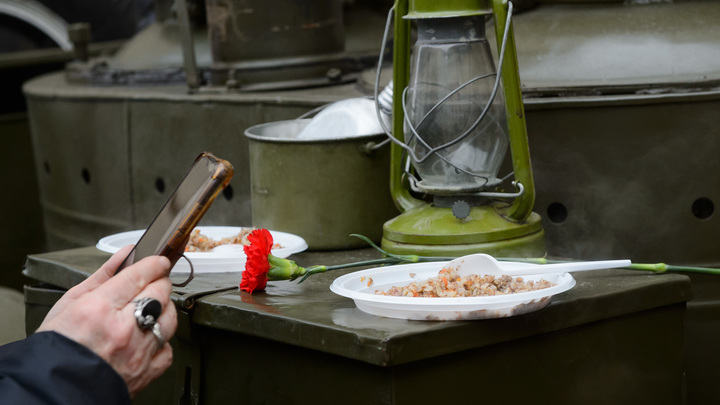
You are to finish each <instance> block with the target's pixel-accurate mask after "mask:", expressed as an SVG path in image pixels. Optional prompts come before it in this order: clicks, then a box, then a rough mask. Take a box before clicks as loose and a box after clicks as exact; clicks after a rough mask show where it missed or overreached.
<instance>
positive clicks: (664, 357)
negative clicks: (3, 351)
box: [25, 247, 691, 404]
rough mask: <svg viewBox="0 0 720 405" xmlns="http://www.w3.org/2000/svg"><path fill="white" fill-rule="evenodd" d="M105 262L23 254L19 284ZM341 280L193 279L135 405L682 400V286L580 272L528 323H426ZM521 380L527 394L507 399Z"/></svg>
mask: <svg viewBox="0 0 720 405" xmlns="http://www.w3.org/2000/svg"><path fill="white" fill-rule="evenodd" d="M377 255H378V254H377V252H376V251H374V250H372V249H360V250H350V251H338V252H323V253H320V252H304V253H301V254H297V255H294V256H293V257H292V259H294V260H296V261H297V262H298V264H301V265H304V266H307V265H312V264H319V263H322V264H328V265H331V264H338V263H346V262H352V261H357V260H362V259H368V258H373V257H377ZM107 257H108V255H107V254H105V253H102V252H99V251H98V250H96V249H95V248H92V247H88V248H79V249H72V250H66V251H58V252H51V253H46V254H39V255H31V256H30V257H29V260H28V264H27V267H26V269H25V273H26V274H27V275H28V276H29V277H31V278H33V279H35V280H45V281H49V282H53V283H57V284H58V285H60V286H61V287H63V288H69V287H71V286H72V285H74V284H75V283H77V282H78V281H79V280H81V279H82V278H84V277H86V276H87V275H88V274H89V273H91V272H92V271H94V269H95V268H97V266H99V265H100V264H101V263H102V262H103V261H104V260H106V259H107ZM347 271H348V270H341V271H338V272H337V273H324V274H319V275H315V276H313V277H311V278H309V279H308V280H307V281H306V282H305V283H302V284H297V283H295V282H287V281H278V282H270V283H269V285H268V288H267V290H266V291H265V292H263V293H258V294H252V295H251V294H247V293H244V292H240V291H239V290H238V289H237V283H238V282H239V279H240V277H239V274H238V273H220V274H198V275H197V276H196V279H195V280H194V281H193V282H191V283H190V284H189V285H188V286H187V287H185V288H182V289H176V290H175V293H174V295H173V300H174V301H175V303H176V304H177V306H178V309H179V327H178V333H177V334H176V337H175V338H174V339H173V341H172V344H173V347H174V348H175V362H174V365H173V366H172V368H171V369H170V370H169V371H168V372H167V373H166V374H165V375H164V376H163V377H162V379H161V380H159V381H157V382H156V383H154V384H153V385H151V386H150V387H149V388H148V390H147V392H145V393H143V394H142V395H141V396H139V397H138V398H137V399H136V403H138V404H142V403H153V404H164V403H177V400H178V398H181V397H183V396H184V395H187V396H189V397H191V398H195V399H196V400H197V401H199V402H198V403H229V402H230V403H234V402H237V401H240V400H242V402H243V403H248V404H261V403H262V404H280V403H292V404H305V403H308V404H310V403H312V404H337V403H347V404H369V403H372V404H410V403H418V402H426V401H429V400H432V401H439V402H442V400H443V398H445V399H446V398H447V395H448V393H447V390H445V389H428V387H429V386H432V385H433V384H438V385H442V383H443V382H446V381H447V379H448V378H449V377H448V376H452V377H451V378H452V381H453V384H456V385H460V386H472V387H476V389H473V390H469V389H462V390H452V391H454V392H453V398H455V399H457V400H462V401H469V402H473V401H475V400H476V399H477V398H478V395H479V394H478V392H481V393H482V394H483V395H482V396H483V398H486V399H487V398H489V399H492V400H498V401H499V400H501V399H504V401H505V402H508V399H507V396H508V395H509V394H512V398H511V400H510V402H511V403H513V402H514V403H526V402H527V401H531V400H532V401H534V402H539V403H562V404H577V403H590V402H592V401H591V399H592V400H594V401H595V403H614V404H626V403H627V404H636V403H641V402H647V401H650V403H655V404H676V403H679V402H681V401H682V398H683V395H684V394H683V385H684V382H683V379H684V377H683V373H684V370H683V342H682V336H683V332H682V324H683V320H684V308H685V302H686V301H687V300H688V299H689V298H690V295H691V291H690V284H689V281H688V279H687V278H686V277H684V276H681V275H675V274H664V275H655V274H647V273H641V272H629V271H623V270H606V271H594V272H584V273H578V274H576V276H575V277H576V278H577V280H578V284H577V285H576V287H575V288H573V289H571V290H570V291H568V292H566V293H563V294H560V295H558V296H556V297H554V298H553V302H552V303H551V304H550V305H549V306H548V307H546V308H544V309H543V310H540V311H538V312H535V313H531V314H527V315H524V316H518V317H511V318H505V319H494V320H486V321H464V322H421V321H404V320H398V319H390V318H382V317H377V316H371V315H368V314H365V313H363V312H361V311H359V310H358V309H357V308H356V307H355V304H354V303H353V301H352V300H349V299H346V298H343V297H340V296H337V295H335V294H333V293H332V292H330V291H329V289H328V286H329V284H330V283H331V282H332V280H334V278H335V277H337V276H339V275H342V274H345V273H347ZM173 277H175V276H173ZM179 277H181V275H179ZM223 289H224V290H223ZM191 297H192V298H191ZM188 298H190V299H188ZM35 322H39V320H35ZM519 378H522V380H523V382H522V384H523V386H524V387H526V388H528V389H525V390H522V391H514V390H516V388H517V386H518V384H519V382H518V381H519V380H518V379H519ZM628 381H632V384H629V383H628ZM588 401H590V402H588Z"/></svg>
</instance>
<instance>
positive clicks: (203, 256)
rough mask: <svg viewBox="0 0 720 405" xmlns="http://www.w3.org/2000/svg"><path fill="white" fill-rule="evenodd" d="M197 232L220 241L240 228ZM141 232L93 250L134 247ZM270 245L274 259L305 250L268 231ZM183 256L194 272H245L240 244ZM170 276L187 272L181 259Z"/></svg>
mask: <svg viewBox="0 0 720 405" xmlns="http://www.w3.org/2000/svg"><path fill="white" fill-rule="evenodd" d="M195 229H199V230H200V233H202V234H203V235H206V236H208V237H210V238H212V239H215V240H220V239H222V238H226V237H230V236H234V235H237V234H238V233H240V232H241V231H242V230H243V228H242V227H235V226H198V227H196V228H195ZM143 233H145V230H144V229H140V230H137V231H128V232H122V233H117V234H115V235H110V236H106V237H104V238H102V239H100V240H99V241H98V243H97V245H96V247H97V248H98V249H100V250H102V251H103V252H108V253H115V252H117V251H118V250H120V248H122V247H123V246H126V245H130V244H135V243H137V241H138V240H140V237H141V236H142V235H143ZM270 234H271V235H272V237H273V243H277V244H280V246H281V247H280V248H277V249H273V250H272V254H273V255H274V256H276V257H281V258H285V257H288V256H290V255H291V254H294V253H298V252H302V251H304V250H305V249H307V248H308V245H307V242H305V239H303V238H301V237H299V236H297V235H293V234H291V233H285V232H278V231H270ZM185 256H186V257H187V258H188V259H190V260H191V261H192V263H193V268H194V269H195V273H229V272H238V271H243V270H244V269H245V261H246V259H247V258H246V256H245V252H244V251H243V249H242V246H240V245H224V246H218V247H217V248H215V250H214V251H212V252H186V253H185ZM172 271H173V273H189V272H190V265H188V263H187V261H186V260H185V259H182V258H181V259H180V260H178V262H177V263H176V264H175V267H173V270H172Z"/></svg>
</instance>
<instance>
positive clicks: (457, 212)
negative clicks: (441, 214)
mask: <svg viewBox="0 0 720 405" xmlns="http://www.w3.org/2000/svg"><path fill="white" fill-rule="evenodd" d="M452 213H453V215H454V216H455V218H457V219H460V220H463V219H465V218H467V217H468V215H470V204H468V203H467V202H466V201H464V200H457V201H455V203H453V205H452Z"/></svg>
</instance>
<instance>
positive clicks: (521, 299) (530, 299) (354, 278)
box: [330, 262, 575, 321]
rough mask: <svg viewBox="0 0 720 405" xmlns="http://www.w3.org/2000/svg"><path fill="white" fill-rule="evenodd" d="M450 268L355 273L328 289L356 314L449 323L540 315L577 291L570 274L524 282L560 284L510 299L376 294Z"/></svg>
mask: <svg viewBox="0 0 720 405" xmlns="http://www.w3.org/2000/svg"><path fill="white" fill-rule="evenodd" d="M446 264H447V262H432V263H413V264H404V265H396V266H387V267H377V268H373V269H368V270H361V271H356V272H353V273H350V274H346V275H344V276H341V277H338V278H337V279H335V281H334V282H333V283H332V284H331V285H330V290H332V291H333V292H334V293H336V294H338V295H342V296H344V297H347V298H351V299H352V300H353V301H355V305H356V306H357V307H358V309H360V310H361V311H363V312H367V313H369V314H373V315H379V316H385V317H389V318H399V319H411V320H425V321H449V320H467V319H490V318H502V317H509V316H515V315H520V314H525V313H528V312H533V311H537V310H539V309H541V308H544V307H545V306H547V305H548V304H549V303H550V300H551V297H552V296H553V295H556V294H559V293H562V292H565V291H567V290H569V289H571V288H573V287H574V286H575V279H574V278H573V276H572V275H571V274H569V273H555V274H539V275H534V276H527V277H523V279H524V280H526V281H527V280H539V279H541V278H544V279H545V280H547V281H550V282H553V283H556V285H555V286H553V287H549V288H545V289H542V290H536V291H529V292H523V293H515V294H507V295H496V296H490V297H453V298H432V297H394V296H385V295H375V290H378V289H382V290H387V289H388V288H390V287H392V286H398V287H399V286H404V285H407V284H410V283H411V282H413V281H415V282H422V281H424V280H427V279H428V278H431V277H436V276H437V275H438V272H439V271H440V270H441V269H442V268H443V266H445V265H446ZM500 264H501V266H503V265H507V266H508V267H510V266H512V267H517V266H521V265H527V266H537V265H534V264H528V263H516V262H512V263H511V262H501V263H500ZM479 273H482V271H480V272H479ZM371 280H372V281H371Z"/></svg>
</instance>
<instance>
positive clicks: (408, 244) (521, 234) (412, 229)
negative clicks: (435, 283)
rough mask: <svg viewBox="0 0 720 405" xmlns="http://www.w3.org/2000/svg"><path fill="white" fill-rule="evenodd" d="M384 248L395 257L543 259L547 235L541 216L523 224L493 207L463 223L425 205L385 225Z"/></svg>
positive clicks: (485, 207) (479, 210) (444, 210)
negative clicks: (483, 255)
mask: <svg viewBox="0 0 720 405" xmlns="http://www.w3.org/2000/svg"><path fill="white" fill-rule="evenodd" d="M382 248H383V249H384V250H385V251H387V252H390V253H394V254H415V255H420V256H449V257H457V256H463V255H467V254H472V253H487V254H490V255H493V256H498V257H542V256H544V255H545V233H544V231H543V229H542V225H541V223H540V215H538V214H537V213H534V212H533V213H531V215H530V216H529V217H528V219H527V220H526V221H524V222H522V223H517V222H511V221H508V220H507V219H505V218H504V217H503V216H502V215H500V214H499V213H498V211H497V210H496V209H495V207H493V206H489V205H483V206H478V207H473V208H472V209H471V211H470V215H469V216H468V217H467V218H465V219H463V220H459V219H457V218H455V216H454V215H453V214H452V210H451V209H450V208H442V207H436V206H433V205H432V204H424V205H421V206H418V207H416V208H413V209H411V210H408V211H406V212H404V213H403V214H401V215H400V216H398V217H396V218H393V219H391V220H390V221H388V222H386V223H385V225H384V226H383V239H382Z"/></svg>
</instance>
